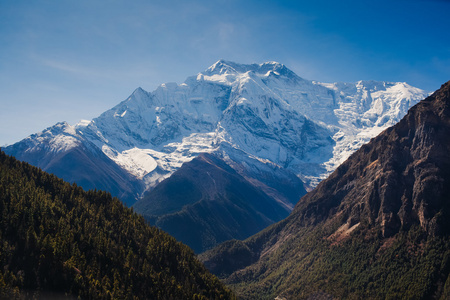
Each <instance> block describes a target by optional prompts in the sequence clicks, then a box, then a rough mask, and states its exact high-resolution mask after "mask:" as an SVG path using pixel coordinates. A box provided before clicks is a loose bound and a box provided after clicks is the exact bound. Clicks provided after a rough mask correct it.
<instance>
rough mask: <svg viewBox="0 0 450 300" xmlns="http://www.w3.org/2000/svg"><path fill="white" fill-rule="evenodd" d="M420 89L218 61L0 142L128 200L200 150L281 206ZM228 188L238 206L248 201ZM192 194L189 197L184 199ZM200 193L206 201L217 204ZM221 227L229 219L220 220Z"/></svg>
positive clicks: (395, 115)
mask: <svg viewBox="0 0 450 300" xmlns="http://www.w3.org/2000/svg"><path fill="white" fill-rule="evenodd" d="M425 95H426V93H425V92H424V91H422V90H420V89H417V88H414V87H411V86H409V85H407V84H405V83H387V82H375V81H366V82H364V81H360V82H357V83H330V84H327V83H319V82H314V81H310V80H306V79H302V78H301V77H299V76H297V75H296V74H295V73H294V72H292V71H291V70H289V69H288V68H287V67H286V66H284V65H282V64H279V63H275V62H269V63H263V64H251V65H244V64H237V63H231V62H226V61H223V60H221V61H218V62H217V63H216V64H214V65H213V66H211V67H210V68H209V69H208V70H206V71H204V72H200V73H198V74H197V75H196V76H191V77H188V78H187V79H186V81H185V82H184V83H182V84H176V83H166V84H162V85H160V86H159V87H158V88H157V89H155V90H154V91H153V92H150V93H149V92H146V91H144V90H143V89H140V88H138V89H136V90H135V91H134V92H133V93H132V94H131V95H130V96H129V97H128V98H127V99H125V100H124V101H122V102H120V103H119V104H117V105H116V106H114V107H113V108H111V109H109V110H107V111H105V112H104V113H102V114H101V115H100V116H98V117H97V118H94V119H93V120H92V121H90V122H85V121H84V122H81V123H79V124H77V125H75V126H71V125H69V124H65V123H61V124H57V125H55V126H54V127H50V128H49V129H47V130H46V131H44V132H41V133H39V134H36V135H33V136H30V137H28V138H26V139H24V140H22V141H21V142H19V143H16V144H14V145H12V146H9V147H6V148H5V149H4V150H5V152H6V153H8V154H10V155H13V156H15V157H17V158H18V159H20V160H25V161H28V162H29V163H31V164H33V165H36V166H39V167H41V168H42V169H43V170H45V171H50V172H53V173H54V174H55V175H57V176H59V177H61V178H63V179H66V180H68V181H70V182H78V183H79V184H80V185H81V186H83V187H84V188H86V189H92V188H96V189H102V190H108V191H110V192H111V193H113V195H114V196H118V197H120V198H121V199H122V200H123V201H124V203H126V204H127V205H128V206H133V205H135V207H136V208H139V207H144V206H145V205H140V204H139V202H140V201H144V200H145V201H150V202H151V201H152V200H149V199H148V198H147V199H144V195H145V194H146V193H150V194H151V193H152V190H154V189H156V188H157V187H158V185H159V184H161V183H162V182H163V181H164V180H166V179H168V178H170V177H171V176H172V175H174V174H175V173H176V172H177V171H178V170H180V169H181V168H182V166H183V164H186V163H188V162H191V161H192V160H193V159H194V158H196V157H198V156H199V155H200V154H202V153H206V154H208V153H209V154H212V155H214V156H215V157H216V158H218V159H220V160H222V161H223V162H224V163H225V164H227V165H228V166H230V167H231V168H232V169H234V170H235V171H236V172H237V173H238V175H239V176H241V177H242V178H243V179H242V180H244V181H245V182H246V186H247V187H248V188H250V185H252V186H253V188H257V189H261V190H262V192H263V194H264V195H262V196H261V199H266V198H267V197H269V198H271V201H272V203H273V205H274V207H276V209H275V210H280V211H286V209H287V210H288V211H289V210H290V209H292V208H293V205H294V204H295V202H296V201H297V200H298V199H299V198H300V197H301V196H302V195H303V193H304V189H303V188H299V187H300V186H302V187H305V188H306V189H308V190H310V189H312V188H313V187H315V186H316V185H317V184H318V183H319V182H320V181H321V180H323V179H324V178H326V177H327V176H328V175H329V174H330V173H331V172H332V171H333V170H334V169H335V168H336V167H337V166H338V165H339V164H340V163H342V162H343V161H344V160H345V159H346V158H347V157H348V156H349V155H350V154H351V153H353V152H354V151H355V150H356V149H358V148H359V147H360V146H361V145H363V144H364V143H366V142H368V141H369V139H370V138H371V137H373V136H375V135H376V134H378V133H379V132H381V131H382V130H384V129H385V128H387V127H388V126H390V125H393V124H395V123H396V122H397V121H398V120H399V119H400V118H401V117H402V116H403V115H404V114H405V113H406V110H407V108H409V107H410V106H411V105H413V104H415V103H417V102H418V101H419V100H421V99H423V98H424V97H425ZM52 132H53V134H52ZM299 181H301V182H302V183H301V184H299ZM210 184H211V186H209V187H208V189H211V190H212V189H213V186H212V182H210ZM247 184H249V185H247ZM180 193H181V191H180ZM181 196H182V195H180V197H181ZM163 198H164V197H163ZM161 199H162V198H161ZM233 199H235V200H234V201H235V203H239V205H238V206H239V207H240V209H243V208H244V207H245V209H248V208H249V207H250V206H248V205H246V203H245V199H238V198H233ZM154 201H156V200H154ZM198 201H200V199H196V200H195V199H191V203H190V204H192V205H193V206H191V207H190V208H189V209H193V208H194V206H195V207H197V205H195V204H194V203H197V202H198ZM219 203H221V204H223V203H224V202H223V201H222V202H220V201H219V202H217V203H216V204H217V205H220V204H219ZM227 203H228V204H229V205H230V206H228V207H229V208H231V207H232V206H233V205H234V204H233V203H231V202H227ZM207 204H208V209H210V212H212V211H214V210H215V209H216V208H217V207H213V206H211V205H213V202H207ZM203 208H205V207H204V206H202V209H203ZM222 208H223V207H222ZM138 212H139V213H143V214H146V213H148V212H147V211H144V210H142V211H139V209H138ZM179 212H180V213H181V212H182V209H181V210H179ZM171 213H172V212H171ZM248 213H249V214H250V215H252V214H255V213H256V211H251V212H248ZM167 214H169V212H167ZM282 215H283V214H278V217H277V218H269V219H270V220H272V221H273V222H276V221H279V220H280V219H281V218H282V217H281V216H282ZM193 216H194V215H193V214H190V215H189V217H188V218H186V221H187V222H191V221H192V220H193V219H192V217H193ZM194 219H195V218H194ZM263 219H264V218H262V219H261V220H263ZM211 222H212V223H214V220H211ZM198 223H201V220H199V219H198V218H197V221H196V222H195V224H194V225H195V226H197V227H198ZM212 223H211V224H209V225H211V226H213V225H214V224H212ZM238 223H239V222H238ZM261 224H263V225H264V226H266V225H267V223H266V222H264V221H262V223H261ZM261 224H260V225H258V226H254V228H258V230H259V229H260V228H261V227H260V226H262V225H261ZM209 225H208V226H209ZM195 226H194V227H195ZM214 226H216V225H214ZM214 226H213V227H214ZM221 226H224V227H225V228H226V227H227V226H228V224H227V222H226V220H224V221H223V222H222V224H221ZM170 227H175V226H174V225H173V226H172V225H170ZM200 227H201V226H200ZM203 227H205V226H203ZM228 229H231V228H228ZM228 229H227V230H224V231H225V232H230V230H228ZM253 233H256V231H255V232H247V234H249V235H250V234H253ZM173 234H175V232H173ZM235 237H239V238H243V236H241V235H236V236H235ZM219 240H220V239H219ZM209 245H210V246H212V245H211V244H209ZM191 246H194V245H191ZM197 249H198V248H197Z"/></svg>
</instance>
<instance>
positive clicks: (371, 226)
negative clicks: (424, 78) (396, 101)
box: [202, 82, 450, 299]
mask: <svg viewBox="0 0 450 300" xmlns="http://www.w3.org/2000/svg"><path fill="white" fill-rule="evenodd" d="M449 135H450V82H447V83H446V84H444V85H443V86H442V87H441V89H440V90H438V91H436V92H435V93H434V94H433V95H431V96H430V97H428V98H426V99H425V100H423V101H421V102H420V103H418V104H417V105H415V106H414V107H412V108H411V109H410V110H409V112H408V114H407V115H406V116H405V117H404V118H403V119H402V120H401V121H400V122H399V123H398V124H396V125H395V126H393V127H390V128H388V129H387V130H385V131H384V132H382V133H381V134H380V135H378V136H377V137H375V138H373V139H372V140H371V141H370V142H369V143H368V144H366V145H364V146H362V147H361V149H359V150H358V151H356V152H355V153H354V154H352V155H351V156H350V157H349V159H348V160H347V161H345V162H344V163H343V164H342V165H341V166H339V167H338V168H337V169H336V170H335V171H334V172H333V173H332V174H331V175H330V176H329V177H328V178H327V179H326V180H324V181H322V182H321V183H319V185H318V186H317V188H315V189H314V190H313V191H312V192H310V193H308V194H307V195H305V196H304V197H302V198H301V199H300V200H299V202H298V203H297V205H296V207H295V208H294V210H293V212H292V213H291V214H290V216H289V217H288V218H286V219H285V220H283V221H281V222H279V223H277V224H274V225H272V226H270V227H269V228H267V229H266V230H263V231H262V232H260V233H258V234H256V235H254V236H252V237H250V238H248V239H247V240H245V241H230V242H226V243H224V244H222V245H220V246H219V247H217V248H215V249H213V250H211V251H210V252H207V253H205V254H204V255H203V256H202V259H203V261H204V262H205V264H206V265H207V267H209V268H210V269H211V270H212V271H214V272H215V273H216V274H219V275H222V276H223V277H225V278H226V281H227V282H228V283H229V284H232V285H234V287H235V288H236V290H237V291H238V293H240V295H241V296H242V298H243V299H245V298H252V297H253V296H255V295H257V297H258V298H260V299H265V298H267V299H273V298H275V297H277V296H280V297H286V298H287V299H290V298H291V297H293V295H295V298H296V299H303V298H305V299H306V298H308V297H315V296H317V295H322V296H324V297H325V296H326V297H328V298H330V299H331V298H334V297H336V298H355V299H367V298H373V299H385V298H407V299H431V298H433V299H448V297H449V296H450V222H449V220H450V199H449V195H450V171H449V170H450V156H449V155H448V153H449V151H450V140H449V139H448V136H449ZM328 298H327V299H328Z"/></svg>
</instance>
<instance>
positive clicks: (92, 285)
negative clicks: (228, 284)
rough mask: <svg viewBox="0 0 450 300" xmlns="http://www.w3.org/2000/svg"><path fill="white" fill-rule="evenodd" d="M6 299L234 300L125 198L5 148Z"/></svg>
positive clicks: (1, 181) (0, 169)
mask: <svg viewBox="0 0 450 300" xmlns="http://www.w3.org/2000/svg"><path fill="white" fill-rule="evenodd" d="M0 214H1V216H0V299H1V298H21V297H26V296H27V295H28V296H30V295H33V294H36V293H45V292H49V291H51V292H54V293H58V294H63V295H64V294H67V295H74V296H76V297H80V298H82V299H230V298H234V297H233V295H232V293H231V292H230V291H229V290H228V289H227V288H225V287H224V286H223V284H221V283H220V281H219V280H218V279H217V278H216V277H215V276H213V275H211V274H210V273H209V272H208V271H207V270H206V269H205V268H204V266H203V265H202V264H201V263H200V262H199V261H198V260H197V259H196V257H195V255H194V253H193V251H192V250H191V249H190V248H188V247H187V246H185V245H183V244H181V243H180V242H177V241H176V240H175V239H174V238H172V237H170V236H169V235H168V234H166V233H164V232H162V231H160V230H158V229H156V228H154V227H150V226H148V225H147V224H146V222H145V220H144V219H143V218H142V217H141V216H139V215H137V214H136V213H134V212H133V211H132V210H131V209H128V208H126V207H124V206H123V205H122V204H121V202H120V201H119V200H118V199H115V198H112V197H111V195H110V194H109V193H106V192H102V191H88V192H85V191H84V190H83V189H81V188H80V187H77V186H76V185H75V184H73V185H71V184H69V183H66V182H64V181H62V180H60V179H58V178H57V177H55V176H53V175H50V174H47V173H45V172H43V171H41V170H39V169H37V168H35V167H32V166H30V165H28V164H26V163H22V162H19V161H17V160H15V159H14V158H11V157H8V156H7V155H5V154H4V153H3V152H0Z"/></svg>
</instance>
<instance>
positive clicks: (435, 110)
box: [294, 83, 450, 237]
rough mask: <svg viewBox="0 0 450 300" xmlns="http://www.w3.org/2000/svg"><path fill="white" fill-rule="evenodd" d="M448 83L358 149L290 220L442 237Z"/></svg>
mask: <svg viewBox="0 0 450 300" xmlns="http://www.w3.org/2000/svg"><path fill="white" fill-rule="evenodd" d="M449 90H450V83H446V84H445V85H443V86H442V88H441V89H440V90H438V91H437V92H435V93H434V94H433V95H432V96H430V97H428V98H427V99H425V100H423V101H421V102H420V103H419V104H417V105H416V106H414V107H413V108H411V109H410V111H409V112H408V114H407V115H406V116H405V117H404V118H403V119H402V120H401V121H400V122H399V123H398V124H396V125H395V126H393V127H391V128H389V129H387V130H386V131H384V132H383V133H381V134H380V135H379V136H377V137H376V138H374V139H372V140H371V142H370V143H368V144H366V145H364V146H362V147H361V149H360V150H358V151H357V152H356V153H354V154H353V155H352V156H351V157H350V158H349V159H348V160H347V161H346V162H345V163H343V164H342V165H341V166H340V167H339V168H337V170H336V171H335V172H334V173H333V174H332V175H331V176H330V177H329V178H328V179H327V180H326V181H324V182H322V183H321V184H320V185H319V186H318V187H317V188H316V190H314V192H312V193H310V194H308V195H306V196H305V197H304V198H303V199H302V200H301V201H300V202H299V203H298V205H297V207H296V208H295V210H294V214H297V215H298V218H299V219H300V220H302V222H305V223H306V224H314V223H316V222H319V221H322V220H325V219H327V218H329V217H332V216H333V215H336V214H337V213H338V212H339V214H340V215H341V216H345V218H344V219H346V221H347V222H348V224H349V225H350V226H353V225H354V224H356V223H359V222H361V221H362V220H365V221H367V222H369V224H379V225H380V226H381V228H382V232H383V235H384V236H385V237H389V236H392V235H393V234H395V233H397V232H399V230H401V229H408V228H409V227H410V226H411V225H412V224H420V226H421V227H422V228H423V229H424V230H425V231H427V232H428V233H430V234H439V233H441V232H445V233H448V224H447V222H448V221H447V220H446V218H445V216H446V215H447V213H448V208H449V205H450V202H449V201H448V200H449V197H448V195H449V193H448V192H449V191H450V190H449V188H450V156H449V155H448V154H449V151H450V139H449V138H448V136H449V134H450V108H449V106H450V97H449Z"/></svg>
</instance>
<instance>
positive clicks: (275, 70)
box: [201, 60, 300, 79]
mask: <svg viewBox="0 0 450 300" xmlns="http://www.w3.org/2000/svg"><path fill="white" fill-rule="evenodd" d="M248 72H252V73H255V74H256V75H258V76H265V77H268V76H271V75H272V76H283V77H286V78H291V79H293V78H295V79H300V77H298V76H297V75H296V74H295V73H294V72H293V71H291V70H289V69H288V68H287V67H286V66H285V65H283V64H280V63H278V62H273V61H272V62H265V63H262V64H238V63H235V62H231V61H226V60H219V61H217V62H216V63H215V64H213V65H212V66H211V67H209V68H208V69H206V71H205V72H203V73H201V74H203V75H206V76H213V75H240V74H245V73H248Z"/></svg>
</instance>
